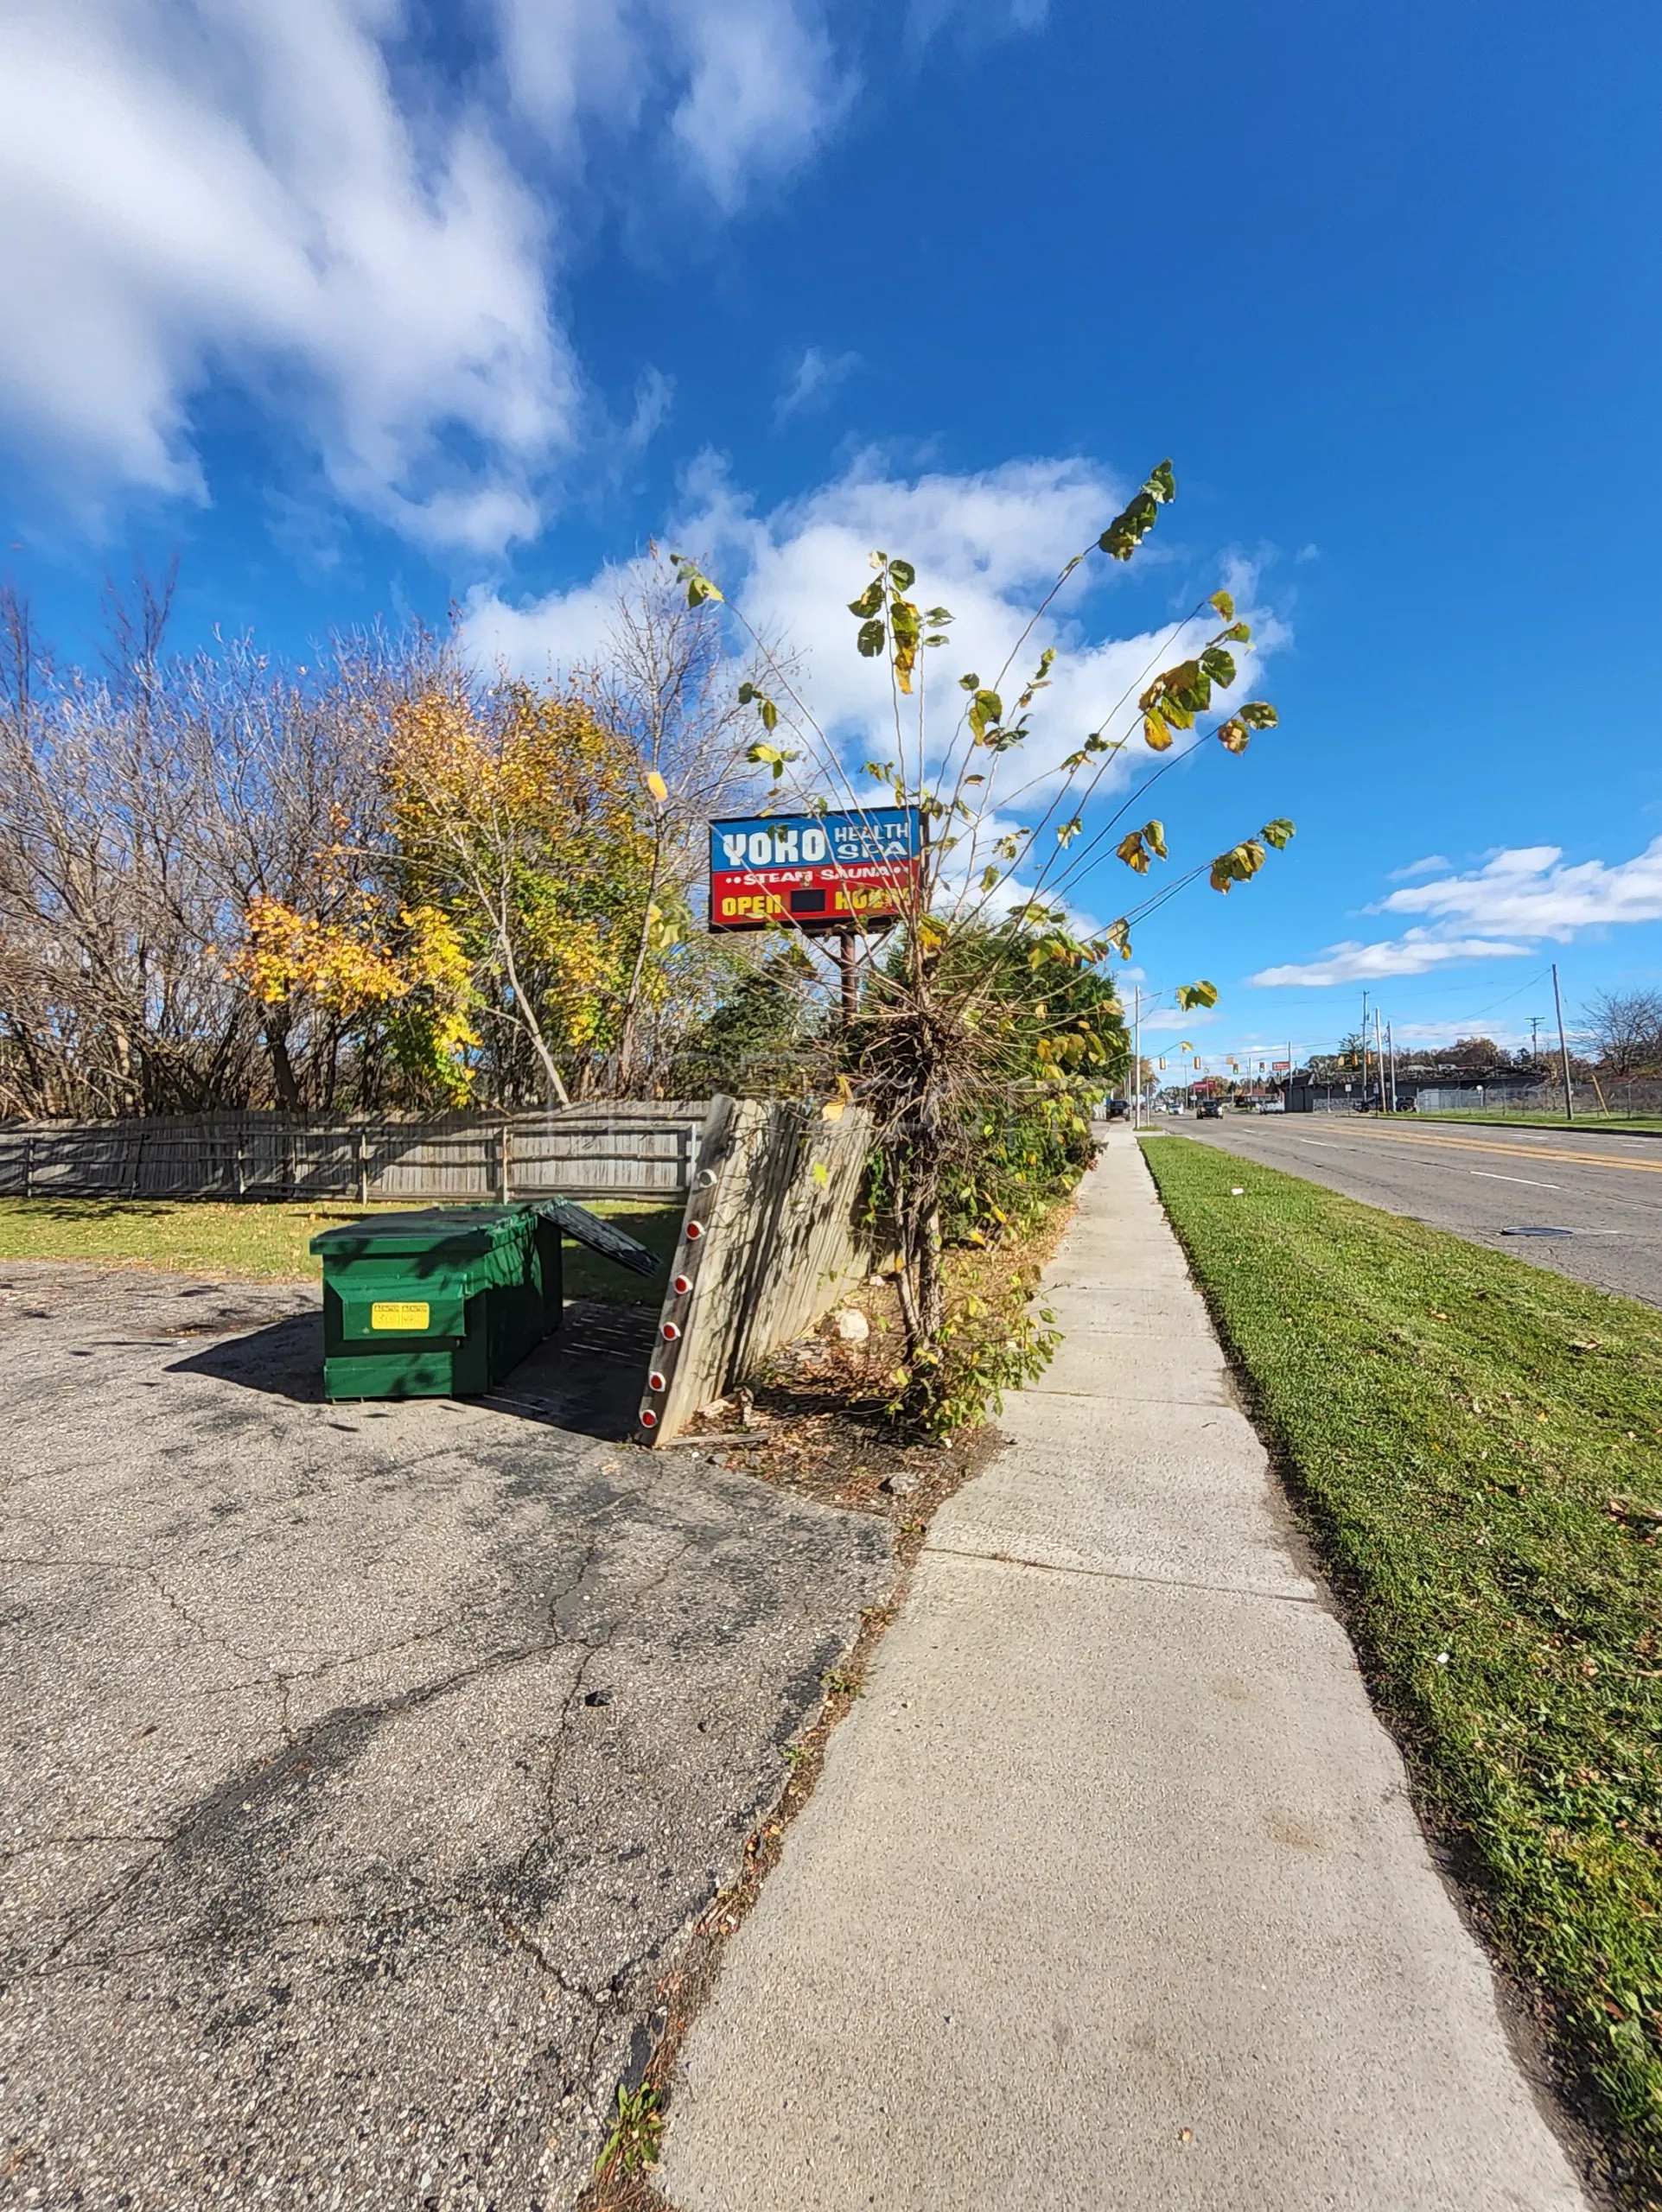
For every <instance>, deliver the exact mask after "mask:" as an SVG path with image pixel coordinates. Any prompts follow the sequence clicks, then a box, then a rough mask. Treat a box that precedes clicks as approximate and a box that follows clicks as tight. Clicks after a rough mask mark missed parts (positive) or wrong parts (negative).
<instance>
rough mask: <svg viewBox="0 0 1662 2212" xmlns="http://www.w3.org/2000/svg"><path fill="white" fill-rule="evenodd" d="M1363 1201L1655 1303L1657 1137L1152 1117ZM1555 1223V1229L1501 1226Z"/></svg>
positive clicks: (1661, 1193)
mask: <svg viewBox="0 0 1662 2212" xmlns="http://www.w3.org/2000/svg"><path fill="white" fill-rule="evenodd" d="M1154 1128H1155V1129H1156V1132H1159V1133H1162V1134H1163V1133H1168V1132H1169V1133H1171V1134H1179V1133H1181V1135H1185V1136H1189V1137H1194V1138H1196V1139H1198V1140H1199V1141H1200V1142H1201V1143H1202V1144H1211V1145H1215V1146H1217V1147H1219V1150H1221V1151H1224V1152H1231V1153H1234V1154H1237V1156H1238V1157H1239V1158H1240V1159H1242V1160H1260V1161H1262V1162H1263V1164H1264V1166H1268V1167H1279V1168H1281V1169H1283V1170H1284V1171H1285V1173H1288V1174H1289V1175H1302V1176H1303V1177H1304V1178H1305V1179H1306V1180H1307V1181H1309V1182H1311V1183H1322V1184H1325V1185H1327V1187H1328V1189H1329V1190H1332V1191H1342V1192H1344V1193H1345V1195H1346V1197H1347V1198H1360V1200H1361V1201H1362V1203H1363V1204H1364V1205H1370V1206H1379V1207H1381V1208H1383V1209H1384V1211H1385V1212H1387V1213H1401V1214H1407V1215H1410V1217H1412V1218H1413V1219H1414V1220H1416V1221H1423V1222H1426V1223H1429V1224H1430V1226H1431V1227H1432V1228H1433V1229H1449V1230H1454V1231H1455V1234H1456V1235H1457V1236H1468V1237H1470V1238H1471V1240H1472V1242H1473V1243H1476V1244H1487V1245H1490V1246H1492V1247H1493V1249H1495V1250H1496V1251H1501V1252H1510V1253H1511V1254H1512V1255H1513V1257H1514V1258H1516V1259H1519V1260H1528V1261H1531V1262H1533V1263H1534V1264H1535V1265H1536V1266H1537V1267H1543V1268H1554V1269H1556V1270H1557V1273H1559V1274H1565V1275H1574V1276H1576V1278H1577V1279H1578V1280H1579V1281H1582V1282H1587V1283H1592V1284H1593V1285H1594V1286H1595V1287H1596V1288H1598V1289H1600V1290H1614V1291H1621V1292H1622V1293H1624V1294H1626V1295H1627V1296H1628V1297H1630V1298H1642V1299H1643V1300H1645V1301H1646V1304H1647V1305H1651V1306H1662V1141H1659V1140H1657V1139H1655V1138H1647V1137H1621V1136H1599V1135H1595V1134H1594V1133H1592V1132H1591V1131H1587V1132H1582V1131H1580V1130H1575V1131H1570V1130H1560V1129H1504V1128H1493V1127H1487V1126H1486V1127H1481V1128H1459V1127H1458V1126H1455V1125H1451V1124H1449V1123H1448V1122H1426V1123H1425V1124H1424V1125H1423V1127H1419V1128H1417V1127H1414V1126H1412V1125H1408V1126H1404V1124H1402V1123H1400V1122H1396V1123H1390V1124H1382V1123H1380V1122H1372V1121H1367V1120H1365V1119H1364V1118H1363V1117H1362V1116H1360V1115H1352V1116H1343V1115H1338V1114H1290V1115H1286V1116H1283V1115H1268V1116H1259V1115H1256V1114H1242V1115H1230V1116H1226V1118H1225V1119H1224V1120H1223V1121H1221V1122H1196V1121H1189V1120H1187V1119H1186V1120H1182V1121H1173V1122H1161V1121H1159V1120H1158V1119H1156V1122H1155V1123H1154ZM1517 1229H1558V1230H1568V1231H1569V1232H1570V1234H1569V1235H1567V1236H1508V1235H1507V1234H1506V1231H1507V1230H1517Z"/></svg>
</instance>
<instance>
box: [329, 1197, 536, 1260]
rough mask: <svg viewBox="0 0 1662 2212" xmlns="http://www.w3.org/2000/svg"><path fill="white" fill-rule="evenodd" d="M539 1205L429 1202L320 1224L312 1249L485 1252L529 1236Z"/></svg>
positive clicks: (344, 1253) (351, 1253) (338, 1254)
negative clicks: (328, 1225)
mask: <svg viewBox="0 0 1662 2212" xmlns="http://www.w3.org/2000/svg"><path fill="white" fill-rule="evenodd" d="M536 1212H537V1208H536V1207H535V1206H528V1205H513V1206H425V1207H423V1208H422V1209H420V1211H416V1212H411V1213H377V1214H367V1215H366V1216H365V1217H364V1218H363V1219H362V1220H361V1221H343V1222H342V1223H341V1224H340V1226H339V1227H338V1228H335V1229H320V1230H318V1232H317V1234H316V1236H314V1237H313V1239H312V1241H311V1246H310V1249H311V1250H312V1251H313V1252H315V1253H318V1254H320V1255H323V1256H324V1257H334V1258H347V1259H350V1258H353V1257H355V1256H357V1255H360V1254H366V1253H371V1252H385V1253H389V1254H396V1253H410V1254H414V1253H418V1252H436V1251H448V1252H455V1253H466V1252H485V1251H488V1250H489V1249H490V1248H491V1246H492V1245H493V1244H497V1243H501V1242H502V1240H503V1239H504V1238H505V1237H507V1236H515V1235H518V1236H523V1235H524V1234H525V1224H526V1223H527V1221H528V1220H530V1219H532V1217H534V1216H535V1214H536Z"/></svg>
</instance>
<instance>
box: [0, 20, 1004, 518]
mask: <svg viewBox="0 0 1662 2212" xmlns="http://www.w3.org/2000/svg"><path fill="white" fill-rule="evenodd" d="M453 16H454V20H453V22H452V25H451V28H452V29H453V30H455V33H456V35H458V36H461V37H465V38H468V39H472V40H474V42H475V46H474V50H475V53H476V57H477V60H476V66H474V67H472V68H471V69H470V70H469V71H468V73H467V75H466V76H465V78H464V77H463V75H462V73H460V72H458V71H452V72H451V73H450V74H449V76H446V75H445V74H443V73H442V72H441V71H440V70H439V69H438V68H437V67H436V66H430V67H423V66H422V65H421V64H420V63H418V62H417V60H415V59H413V49H414V48H415V45H416V41H415V40H414V38H413V37H412V35H411V34H412V32H413V31H414V30H415V29H417V25H416V22H415V20H414V10H413V6H412V4H411V0H285V4H283V5H281V6H274V5H271V4H270V0H73V4H68V5H66V4H64V0H10V6H9V8H8V10H7V22H6V57H5V67H4V69H3V71H0V194H3V199H4V203H5V207H6V221H5V224H4V226H3V227H0V296H3V297H4V298H5V299H6V301H7V302H8V311H7V313H6V315H4V316H3V318H0V435H3V436H4V437H5V438H6V439H7V440H8V441H9V442H10V444H11V445H12V446H13V448H14V449H15V450H16V451H17V452H18V453H19V454H21V455H22V457H23V458H24V459H25V461H28V462H29V464H31V465H32V466H33V467H35V469H36V470H37V471H38V472H39V473H40V474H41V477H42V479H43V480H48V481H49V482H50V483H51V484H52V486H54V489H55V490H58V491H61V492H67V493H68V494H69V495H70V496H71V497H72V498H73V499H77V500H78V501H79V505H80V512H82V513H83V515H85V516H87V517H89V518H90V517H92V516H93V515H95V514H96V513H98V512H99V510H100V509H101V507H102V506H103V505H104V504H105V503H106V502H108V501H111V500H112V499H118V498H119V497H121V496H124V495H125V494H126V493H130V492H131V491H132V490H135V489H140V490H145V491H150V492H159V493H163V494H170V495H175V496H186V497H194V498H198V499H201V498H204V497H206V496H207V485H206V483H205V480H204V476H203V471H202V464H201V459H200V457H199V454H198V452H197V450H196V448H195V444H194V436H193V432H194V421H195V416H196V413H197V410H198V409H199V407H200V404H201V399H202V397H203V395H204V394H205V392H207V391H208V390H209V389H210V388H213V387H219V386H223V385H226V384H229V385H232V387H234V388H235V389H237V390H238V391H239V392H240V393H242V394H243V395H244V396H245V397H252V399H253V400H254V401H255V402H256V404H258V406H260V407H261V408H262V409H263V410H264V411H265V414H266V416H267V418H268V420H269V421H270V422H271V423H274V424H276V425H278V426H281V427H282V428H283V429H284V430H285V431H287V432H288V433H289V434H290V435H294V436H295V437H296V438H297V439H298V441H299V442H300V443H301V444H302V447H303V448H304V449H305V451H306V453H307V454H308V457H309V459H310V460H313V461H316V462H318V463H320V464H321V467H322V474H323V477H324V479H325V480H326V482H327V483H328V486H329V487H330V490H331V491H332V493H333V494H334V496H335V497H336V498H337V499H340V500H342V501H344V502H345V503H347V505H349V506H351V507H354V508H357V509H359V510H360V511H362V512H366V513H367V514H370V515H372V516H374V517H376V518H378V519H379V520H380V521H382V522H384V523H385V524H390V525H391V526H392V527H393V528H394V529H396V530H398V531H402V532H404V534H405V535H407V536H409V537H412V538H415V539H417V541H420V542H423V543H431V544H444V545H451V546H456V547H460V548H462V549H464V550H470V551H472V552H474V553H475V554H486V553H491V552H496V551H500V549H501V548H502V547H503V546H504V545H506V543H510V542H511V541H513V539H515V538H520V537H526V536H528V535H530V534H532V532H534V531H536V530H538V528H539V527H540V525H541V524H542V523H543V521H544V519H545V518H546V516H547V514H548V512H549V510H550V505H551V499H552V497H553V490H552V487H553V486H554V484H555V482H556V480H557V472H558V470H559V468H560V467H562V465H564V464H565V463H567V462H569V461H570V456H571V455H572V454H573V453H574V452H575V451H576V450H578V449H579V448H583V447H585V446H586V445H589V444H594V445H597V446H601V447H604V448H608V449H609V448H611V446H612V445H613V444H614V442H615V437H616V434H615V432H614V429H613V428H612V426H611V425H610V424H609V423H608V422H607V420H606V417H605V412H604V410H602V409H601V408H599V407H598V406H597V405H596V404H595V402H594V401H593V399H592V397H590V396H589V395H587V394H586V393H585V391H584V389H583V379H582V377H581V375H580V373H579V371H578V368H577V365H576V353H575V350H574V347H573V346H572V344H571V342H570V339H569V337H568V334H567V333H566V331H565V330H564V327H563V326H562V323H561V321H560V318H559V316H558V315H557V311H556V306H555V302H554V298H553V294H552V289H551V286H552V282H553V277H554V275H555V273H556V271H557V268H558V266H559V264H560V261H561V258H562V256H563V254H564V252H565V251H566V240H567V234H568V232H570V230H571V229H572V228H573V227H574V226H575V225H574V219H575V218H576V216H577V215H579V214H581V213H583V211H584V210H585V209H586V207H587V206H588V205H589V201H591V200H594V199H595V198H596V197H602V198H603V197H605V196H606V191H605V187H604V184H603V181H602V171H605V170H608V171H609V174H610V175H611V176H612V177H613V178H614V180H615V179H622V178H627V179H628V180H630V181H629V182H628V183H627V184H626V183H617V184H614V188H613V190H612V193H611V197H612V198H613V199H614V200H616V199H620V198H621V199H625V200H627V198H628V196H629V194H631V193H633V194H634V198H635V200H637V201H638V202H639V203H640V205H641V207H643V208H644V207H648V206H650V207H653V208H654V209H655V208H658V207H661V206H662V205H663V204H664V200H665V194H666V193H667V192H669V191H671V190H672V188H674V189H678V190H679V191H681V192H683V193H685V191H686V190H687V189H689V188H690V189H691V190H692V191H693V192H694V193H696V194H702V195H703V197H704V203H705V205H706V207H709V206H710V205H712V204H713V206H714V207H715V208H716V210H717V211H718V212H720V213H730V212H731V211H733V210H734V209H735V207H738V205H739V204H740V203H741V202H742V200H743V199H744V198H745V196H746V194H748V192H750V191H751V190H752V189H753V188H755V186H756V185H757V184H758V183H764V184H765V183H767V182H768V181H772V180H774V179H777V178H779V177H780V176H782V175H786V174H787V173H788V172H789V171H790V170H792V169H793V168H796V167H798V166H799V165H800V164H801V163H802V162H806V161H807V160H809V159H811V158H812V156H813V155H814V154H815V153H816V152H817V150H818V148H819V147H820V146H821V145H822V144H823V143H824V142H825V138H826V137H827V136H828V135H829V134H830V133H831V132H832V131H834V130H837V129H838V128H839V127H840V126H841V124H842V122H843V120H844V117H845V115H846V112H847V110H848V105H849V102H850V99H851V97H852V94H853V91H854V89H855V84H856V78H855V73H854V65H853V63H852V62H851V61H850V60H846V59H844V58H840V57H839V54H838V53H837V48H836V46H835V44H834V41H833V39H832V36H831V29H830V28H829V26H830V24H831V21H832V20H833V18H832V11H831V6H830V0H472V5H471V8H470V9H469V10H465V11H453ZM1021 20H1022V11H1021V10H1016V12H1015V13H1014V14H1013V15H1012V16H1010V17H1009V21H1008V22H1006V24H1005V25H1004V28H1006V29H1008V28H1010V27H1012V26H1013V25H1018V24H1019V23H1020V22H1021ZM510 148H512V149H513V152H512V153H511V152H510ZM648 381H649V383H650V382H651V379H649V380H648ZM664 397H665V391H664V389H663V387H662V386H661V384H659V385H654V386H653V389H652V390H650V391H646V392H645V393H644V394H643V399H644V403H645V404H644V405H643V406H642V407H640V408H638V410H637V416H636V422H635V425H634V429H635V432H636V434H637V435H646V434H649V430H650V428H651V427H652V424H653V418H654V416H661V412H662V404H663V400H664Z"/></svg>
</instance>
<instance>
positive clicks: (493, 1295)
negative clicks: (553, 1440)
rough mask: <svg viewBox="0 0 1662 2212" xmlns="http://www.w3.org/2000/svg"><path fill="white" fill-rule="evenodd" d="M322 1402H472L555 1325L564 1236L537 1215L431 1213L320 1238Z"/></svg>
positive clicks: (510, 1209)
mask: <svg viewBox="0 0 1662 2212" xmlns="http://www.w3.org/2000/svg"><path fill="white" fill-rule="evenodd" d="M311 1249H312V1250H313V1252H314V1253H315V1255H317V1257H318V1258H320V1259H321V1260H322V1262H323V1394H324V1395H325V1396H326V1397H329V1398H469V1397H478V1396H480V1395H481V1394H482V1393H483V1392H485V1391H487V1390H489V1389H493V1388H494V1386H495V1385H496V1384H497V1383H500V1381H501V1380H502V1377H503V1376H505V1375H506V1374H507V1372H508V1371H509V1370H510V1369H511V1368H514V1367H517V1366H518V1365H519V1362H520V1361H521V1360H522V1359H524V1358H525V1355H526V1354H527V1353H528V1352H530V1351H534V1350H535V1348H536V1346H537V1345H538V1344H540V1343H541V1342H542V1340H543V1338H544V1337H546V1336H548V1335H550V1334H551V1332H553V1331H554V1330H556V1329H557V1328H558V1327H559V1325H560V1303H561V1301H560V1229H559V1224H558V1223H557V1221H555V1220H553V1219H551V1218H550V1217H547V1216H546V1215H544V1214H543V1213H542V1212H540V1211H539V1210H538V1208H537V1207H535V1206H430V1207H429V1208H428V1209H427V1210H426V1211H424V1212H421V1213H392V1214H379V1215H372V1216H371V1217H369V1218H367V1219H366V1220H363V1221H354V1222H350V1223H347V1224H345V1225H344V1226H342V1227H341V1228H339V1229H326V1230H322V1232H321V1234H319V1235H318V1236H314V1237H313V1239H312V1244H311Z"/></svg>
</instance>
